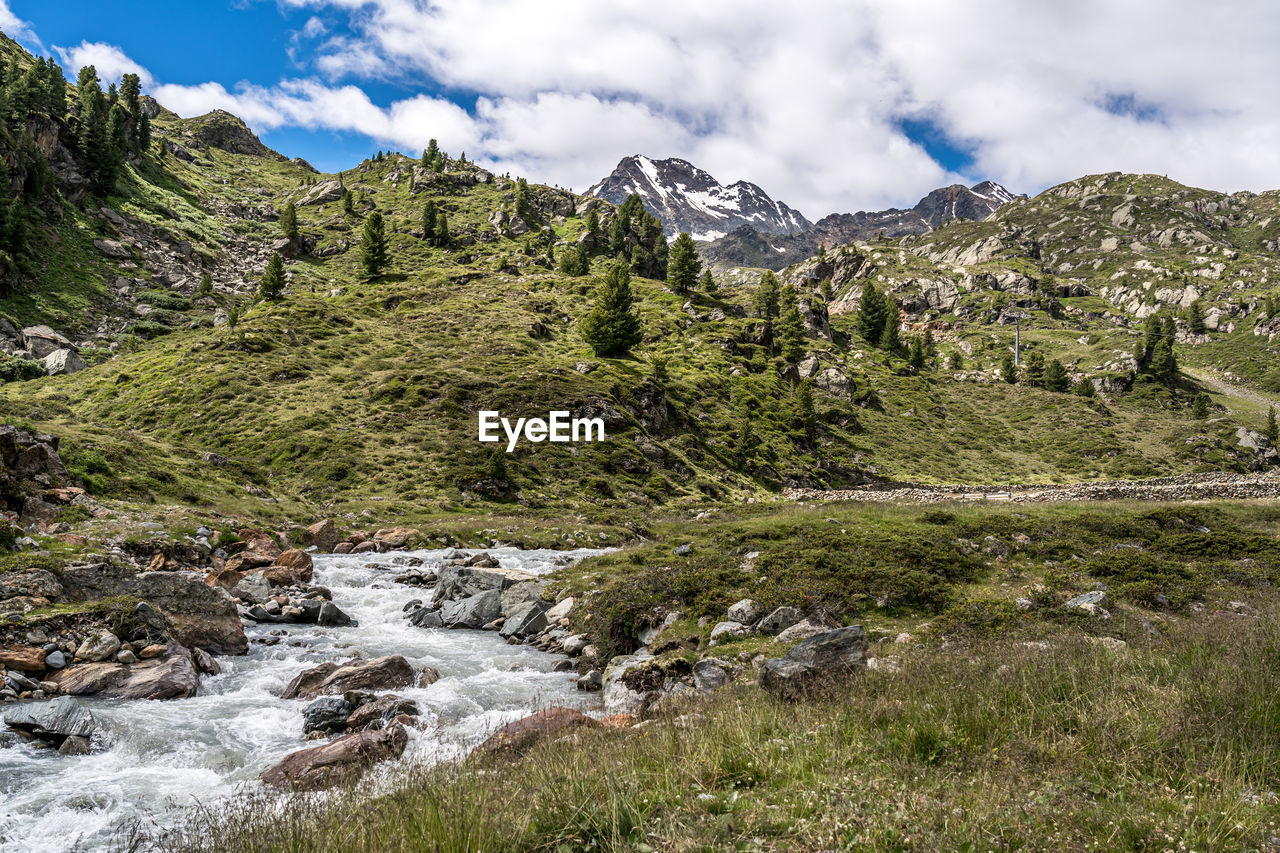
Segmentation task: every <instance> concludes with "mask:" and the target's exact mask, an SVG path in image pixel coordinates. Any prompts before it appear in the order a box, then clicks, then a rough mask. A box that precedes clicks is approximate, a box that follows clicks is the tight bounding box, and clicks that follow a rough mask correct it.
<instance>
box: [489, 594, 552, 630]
mask: <svg viewBox="0 0 1280 853" xmlns="http://www.w3.org/2000/svg"><path fill="white" fill-rule="evenodd" d="M549 606H550V605H549V604H548V602H545V601H530V602H527V603H525V604H522V605H521V606H520V607H519V608H517V609H516V611H515V612H514V613H512V614H511V615H510V616H508V617H507V619H506V621H505V622H503V623H502V627H501V628H500V629H498V633H499V634H501V635H502V636H504V637H528V636H531V635H533V634H536V633H538V632H539V631H541V630H543V629H544V628H546V627H547V610H548V608H549Z"/></svg>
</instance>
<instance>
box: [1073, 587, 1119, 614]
mask: <svg viewBox="0 0 1280 853" xmlns="http://www.w3.org/2000/svg"><path fill="white" fill-rule="evenodd" d="M1109 606H1111V599H1109V598H1107V594H1106V593H1105V592H1103V591H1102V590H1093V591H1092V592H1086V593H1083V594H1082V595H1077V596H1076V597H1075V598H1073V599H1071V600H1070V601H1068V602H1066V603H1065V604H1063V605H1062V607H1063V608H1064V609H1066V610H1079V611H1081V612H1082V613H1087V614H1089V615H1090V616H1101V617H1103V618H1107V617H1109V616H1110V615H1111V614H1110V613H1109V612H1108V611H1107V608H1108V607H1109Z"/></svg>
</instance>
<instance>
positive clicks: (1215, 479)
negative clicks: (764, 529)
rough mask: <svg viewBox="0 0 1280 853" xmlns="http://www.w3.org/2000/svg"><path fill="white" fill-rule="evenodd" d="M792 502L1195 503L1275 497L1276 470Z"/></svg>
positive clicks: (921, 489) (1279, 494)
mask: <svg viewBox="0 0 1280 853" xmlns="http://www.w3.org/2000/svg"><path fill="white" fill-rule="evenodd" d="M782 494H783V497H785V498H787V499H788V500H793V501H858V502H868V503H876V502H905V503H949V502H955V501H964V502H978V501H982V502H986V501H1001V502H1013V503H1057V502H1067V501H1112V500H1134V501H1198V500H1244V499H1267V500H1277V499H1280V471H1269V472H1267V473H1263V474H1234V473H1214V474H1180V475H1178V476H1175V477H1161V478H1159V479H1154V480H1103V481H1099V482H1093V483H1073V484H1071V485H1062V484H1050V485H1042V486H1013V487H1010V486H925V485H919V484H914V483H889V484H883V485H875V486H865V487H863V488H859V489H836V490H822V489H787V490H786V491H784V492H783V493H782Z"/></svg>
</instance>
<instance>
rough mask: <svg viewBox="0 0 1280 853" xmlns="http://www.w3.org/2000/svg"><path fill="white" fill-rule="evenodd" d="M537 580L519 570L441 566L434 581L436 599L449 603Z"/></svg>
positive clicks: (533, 576)
mask: <svg viewBox="0 0 1280 853" xmlns="http://www.w3.org/2000/svg"><path fill="white" fill-rule="evenodd" d="M535 580H537V576H536V575H532V574H529V573H528V572H525V571H521V570H520V569H503V568H498V567H492V568H482V567H479V566H448V565H446V566H441V567H440V570H439V572H438V573H437V579H436V598H437V599H438V600H441V601H451V600H454V599H459V598H466V597H468V596H472V595H477V594H479V593H482V592H488V591H489V590H498V591H499V592H501V591H502V590H504V589H507V588H509V587H512V586H515V585H516V584H518V583H525V582H528V581H535Z"/></svg>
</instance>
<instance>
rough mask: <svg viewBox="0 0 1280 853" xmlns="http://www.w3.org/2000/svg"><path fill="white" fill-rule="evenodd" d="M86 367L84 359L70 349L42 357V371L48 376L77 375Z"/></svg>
mask: <svg viewBox="0 0 1280 853" xmlns="http://www.w3.org/2000/svg"><path fill="white" fill-rule="evenodd" d="M88 366H89V365H87V364H85V363H84V359H82V358H81V357H80V356H79V355H78V354H77V353H76V351H75V350H72V349H58V350H54V351H53V352H51V353H49V354H48V355H46V356H45V357H44V369H45V372H46V373H48V374H49V375H50V376H64V375H66V374H68V373H79V372H80V371H81V370H84V369H85V368H86V367H88Z"/></svg>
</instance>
